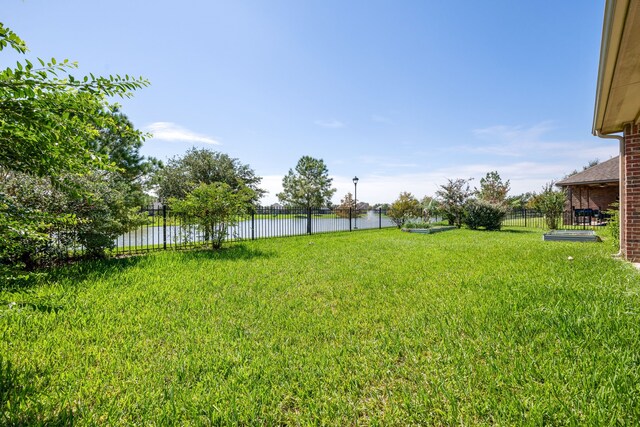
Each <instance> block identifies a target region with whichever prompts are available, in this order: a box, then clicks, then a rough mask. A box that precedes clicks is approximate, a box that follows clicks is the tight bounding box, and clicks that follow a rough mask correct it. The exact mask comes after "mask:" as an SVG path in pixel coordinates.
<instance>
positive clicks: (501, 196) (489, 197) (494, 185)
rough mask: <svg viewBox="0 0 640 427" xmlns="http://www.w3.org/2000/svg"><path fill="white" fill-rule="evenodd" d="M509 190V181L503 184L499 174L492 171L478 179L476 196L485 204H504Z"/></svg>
mask: <svg viewBox="0 0 640 427" xmlns="http://www.w3.org/2000/svg"><path fill="white" fill-rule="evenodd" d="M509 190H510V186H509V180H507V181H506V182H503V181H502V178H500V174H499V173H498V172H497V171H492V172H488V173H487V175H486V176H485V177H484V178H481V179H480V189H477V188H476V194H477V195H478V198H479V199H481V200H485V201H487V202H491V203H504V202H505V200H506V199H507V194H508V193H509Z"/></svg>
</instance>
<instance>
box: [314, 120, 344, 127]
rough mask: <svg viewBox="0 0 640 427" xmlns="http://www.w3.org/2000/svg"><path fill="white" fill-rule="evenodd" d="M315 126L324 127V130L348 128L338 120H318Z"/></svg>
mask: <svg viewBox="0 0 640 427" xmlns="http://www.w3.org/2000/svg"><path fill="white" fill-rule="evenodd" d="M315 124H317V125H318V126H322V127H323V128H329V129H340V128H343V127H345V126H346V125H345V124H344V123H342V122H341V121H340V120H336V119H330V120H316V121H315Z"/></svg>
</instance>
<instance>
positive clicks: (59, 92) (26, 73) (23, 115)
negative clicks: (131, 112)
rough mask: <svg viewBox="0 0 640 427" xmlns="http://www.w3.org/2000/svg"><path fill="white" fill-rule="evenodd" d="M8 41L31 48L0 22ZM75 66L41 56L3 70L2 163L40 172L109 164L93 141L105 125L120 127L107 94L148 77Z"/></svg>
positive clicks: (0, 33)
mask: <svg viewBox="0 0 640 427" xmlns="http://www.w3.org/2000/svg"><path fill="white" fill-rule="evenodd" d="M7 46H8V47H10V48H12V49H13V50H15V51H16V52H18V53H20V54H25V53H26V52H27V47H26V44H25V43H24V41H22V40H21V39H20V38H19V37H18V36H17V35H16V34H15V33H13V32H12V31H11V30H10V29H9V28H7V27H5V26H4V25H3V24H2V23H0V50H3V49H4V48H6V47H7ZM74 68H77V64H76V63H74V62H69V60H67V59H65V60H63V61H61V62H58V61H56V59H55V58H52V59H51V60H50V61H49V62H45V61H43V60H42V59H37V64H36V65H34V64H33V63H32V62H31V61H29V60H27V59H25V60H24V61H23V62H18V63H17V64H16V67H15V68H6V69H4V70H2V71H0V167H2V168H5V169H9V170H13V171H18V172H25V173H29V174H33V175H37V176H56V175H58V174H60V173H63V172H87V171H88V170H90V169H91V168H92V167H94V166H96V165H98V166H99V167H100V168H103V169H105V168H108V167H109V165H108V163H107V162H105V161H104V160H105V159H104V157H101V156H99V155H96V153H94V152H92V150H91V148H90V147H89V146H88V141H92V140H94V139H96V138H97V137H98V136H99V134H100V130H101V129H105V128H111V127H114V126H115V123H114V116H113V115H111V114H104V113H108V112H113V111H115V109H116V108H117V107H116V106H113V105H110V104H109V103H108V102H107V97H112V96H120V97H129V96H131V91H133V90H135V89H138V88H141V87H144V86H147V85H148V82H147V81H146V80H144V79H142V78H140V79H133V78H130V77H129V76H128V75H127V76H124V77H121V76H108V77H96V76H94V75H93V74H91V75H89V76H85V77H82V78H76V77H74V76H73V75H72V74H70V70H72V69H74Z"/></svg>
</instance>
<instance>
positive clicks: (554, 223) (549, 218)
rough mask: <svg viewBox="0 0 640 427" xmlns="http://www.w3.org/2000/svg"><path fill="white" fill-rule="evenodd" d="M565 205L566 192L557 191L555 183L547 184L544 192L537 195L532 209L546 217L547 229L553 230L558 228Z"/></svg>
mask: <svg viewBox="0 0 640 427" xmlns="http://www.w3.org/2000/svg"><path fill="white" fill-rule="evenodd" d="M564 203H565V193H564V191H562V190H555V189H554V183H553V182H550V183H548V184H545V185H544V187H543V189H542V192H541V193H540V194H536V195H535V196H534V197H533V199H532V200H531V205H532V207H533V208H534V209H536V210H538V211H540V213H542V214H543V215H544V217H545V221H546V223H547V227H549V228H550V229H551V230H556V229H557V228H558V223H559V222H560V219H561V218H562V214H563V212H564Z"/></svg>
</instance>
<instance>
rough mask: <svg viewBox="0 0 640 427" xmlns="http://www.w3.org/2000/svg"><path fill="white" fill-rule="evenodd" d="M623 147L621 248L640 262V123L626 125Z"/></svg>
mask: <svg viewBox="0 0 640 427" xmlns="http://www.w3.org/2000/svg"><path fill="white" fill-rule="evenodd" d="M621 149H622V151H623V153H624V155H621V156H620V157H621V167H622V168H621V170H624V179H623V180H622V181H621V187H620V196H621V200H620V207H621V212H620V218H621V221H622V227H621V235H620V248H621V249H622V253H623V255H624V256H625V258H626V259H627V260H629V261H632V262H640V125H636V124H633V125H632V124H628V125H626V126H625V129H624V147H621ZM623 153H621V154H623Z"/></svg>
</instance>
